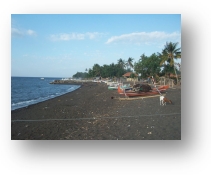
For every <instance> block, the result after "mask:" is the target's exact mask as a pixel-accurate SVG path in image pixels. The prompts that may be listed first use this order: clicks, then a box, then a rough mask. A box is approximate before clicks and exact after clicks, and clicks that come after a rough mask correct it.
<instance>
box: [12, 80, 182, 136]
mask: <svg viewBox="0 0 211 175" xmlns="http://www.w3.org/2000/svg"><path fill="white" fill-rule="evenodd" d="M52 86H53V85H52ZM111 97H114V98H111ZM120 97H121V98H124V96H122V95H120V94H118V93H117V90H108V88H107V85H106V84H105V83H84V84H83V85H82V86H81V88H79V89H78V90H76V91H74V92H70V93H68V94H65V95H62V96H60V97H57V98H54V99H51V100H48V101H45V102H41V103H38V104H35V105H31V106H29V107H27V108H21V109H17V110H14V111H11V140H181V88H180V87H176V88H170V89H168V90H167V91H166V97H168V98H169V99H170V100H171V101H172V102H173V104H167V105H166V106H160V100H159V97H153V98H144V99H139V100H124V101H120V100H119V98H120Z"/></svg>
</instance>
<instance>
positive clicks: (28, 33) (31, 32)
mask: <svg viewBox="0 0 211 175" xmlns="http://www.w3.org/2000/svg"><path fill="white" fill-rule="evenodd" d="M26 34H27V35H31V36H35V35H36V32H35V31H33V30H30V29H29V30H27V31H26Z"/></svg>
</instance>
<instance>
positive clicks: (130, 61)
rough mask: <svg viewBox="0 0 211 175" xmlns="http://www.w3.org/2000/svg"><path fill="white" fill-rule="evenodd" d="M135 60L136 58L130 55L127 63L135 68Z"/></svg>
mask: <svg viewBox="0 0 211 175" xmlns="http://www.w3.org/2000/svg"><path fill="white" fill-rule="evenodd" d="M133 60H134V58H131V57H129V58H128V60H127V63H128V65H129V66H130V67H131V68H133Z"/></svg>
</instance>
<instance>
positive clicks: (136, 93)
mask: <svg viewBox="0 0 211 175" xmlns="http://www.w3.org/2000/svg"><path fill="white" fill-rule="evenodd" d="M168 88H169V86H168V85H165V86H160V87H158V88H153V89H152V90H150V91H148V92H142V91H133V90H124V89H121V87H120V86H118V90H117V91H118V93H119V94H122V95H125V96H127V97H138V96H152V95H159V94H160V93H163V92H165V91H166V90H167V89H168Z"/></svg>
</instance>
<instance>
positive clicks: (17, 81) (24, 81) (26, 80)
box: [11, 77, 80, 110]
mask: <svg viewBox="0 0 211 175" xmlns="http://www.w3.org/2000/svg"><path fill="white" fill-rule="evenodd" d="M56 79H58V80H59V79H61V78H44V79H41V78H40V77H11V110H15V109H19V108H23V107H27V106H29V105H32V104H36V103H39V102H42V101H46V100H49V99H51V98H55V97H58V96H60V95H63V94H66V93H68V92H71V91H74V90H76V89H78V88H79V87H80V85H61V84H50V82H52V81H54V80H56Z"/></svg>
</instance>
